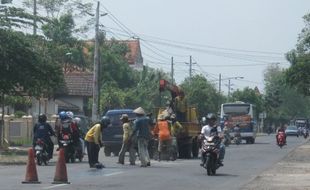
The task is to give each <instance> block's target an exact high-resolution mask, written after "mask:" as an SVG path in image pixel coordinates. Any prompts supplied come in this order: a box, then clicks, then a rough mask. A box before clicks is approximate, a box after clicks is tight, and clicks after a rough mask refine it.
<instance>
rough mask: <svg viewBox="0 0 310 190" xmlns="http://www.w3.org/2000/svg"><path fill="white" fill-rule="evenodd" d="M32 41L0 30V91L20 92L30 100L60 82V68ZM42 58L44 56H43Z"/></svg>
mask: <svg viewBox="0 0 310 190" xmlns="http://www.w3.org/2000/svg"><path fill="white" fill-rule="evenodd" d="M31 42H32V39H31V38H30V37H29V36H27V35H24V34H22V33H19V32H13V31H11V30H2V29H0V44H1V46H0V57H1V60H0V65H1V69H0V91H1V93H3V94H12V93H13V94H16V93H18V92H20V91H23V92H27V93H29V94H31V95H33V96H39V95H40V94H41V93H42V92H46V93H47V92H51V91H53V88H55V85H58V84H59V83H61V82H62V81H63V78H62V76H61V75H59V73H60V72H61V68H60V67H58V66H57V65H54V64H52V63H51V62H50V59H48V56H42V54H41V53H42V50H40V49H37V48H35V47H34V46H33V44H32V43H31ZM43 55H44V54H43Z"/></svg>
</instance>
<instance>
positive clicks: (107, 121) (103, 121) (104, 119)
mask: <svg viewBox="0 0 310 190" xmlns="http://www.w3.org/2000/svg"><path fill="white" fill-rule="evenodd" d="M110 123H111V121H110V118H109V117H108V116H103V117H102V118H101V121H100V124H101V125H103V127H108V125H110Z"/></svg>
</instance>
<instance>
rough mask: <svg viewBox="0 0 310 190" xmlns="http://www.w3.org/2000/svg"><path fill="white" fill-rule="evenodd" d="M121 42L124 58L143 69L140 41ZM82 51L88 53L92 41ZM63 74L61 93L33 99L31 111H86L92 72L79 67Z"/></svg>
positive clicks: (89, 96) (81, 112)
mask: <svg viewBox="0 0 310 190" xmlns="http://www.w3.org/2000/svg"><path fill="white" fill-rule="evenodd" d="M117 42H119V43H121V44H126V45H127V47H128V50H129V51H128V52H127V53H126V55H125V58H126V60H127V62H128V64H129V66H130V67H131V68H133V69H136V70H142V69H143V58H142V53H141V48H140V41H139V40H138V39H135V40H120V41H117ZM86 46H88V47H85V51H84V53H88V48H89V47H91V46H93V41H87V42H86ZM64 72H65V75H64V79H65V88H64V89H63V90H62V92H61V93H58V94H56V95H55V97H54V98H53V99H44V98H42V99H41V100H40V101H38V100H37V101H35V100H34V101H33V105H32V113H34V114H35V115H37V114H38V113H47V114H48V115H53V114H55V113H59V112H60V111H67V110H70V111H73V112H74V113H76V114H77V113H78V114H86V115H90V113H88V109H87V107H88V100H89V99H90V98H92V85H93V84H92V81H93V74H92V72H89V71H82V70H80V69H74V68H70V69H67V70H66V71H64Z"/></svg>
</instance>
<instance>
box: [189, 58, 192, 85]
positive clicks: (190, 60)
mask: <svg viewBox="0 0 310 190" xmlns="http://www.w3.org/2000/svg"><path fill="white" fill-rule="evenodd" d="M189 78H190V79H192V56H189Z"/></svg>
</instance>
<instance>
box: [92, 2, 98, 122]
mask: <svg viewBox="0 0 310 190" xmlns="http://www.w3.org/2000/svg"><path fill="white" fill-rule="evenodd" d="M99 6H100V2H99V1H98V3H97V9H96V26H95V28H96V29H95V31H96V34H95V55H94V71H93V72H94V73H93V75H94V76H93V106H92V121H93V122H95V121H97V120H98V94H99V93H98V70H99V55H98V54H99Z"/></svg>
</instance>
